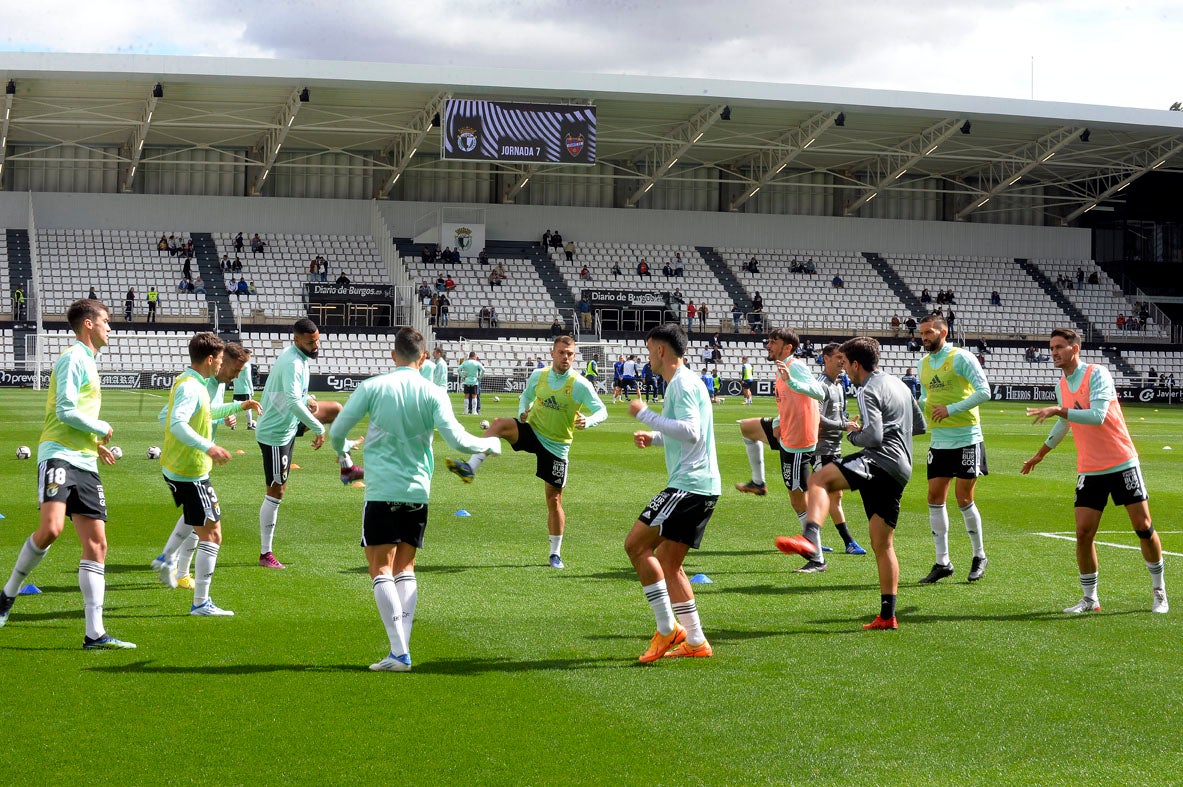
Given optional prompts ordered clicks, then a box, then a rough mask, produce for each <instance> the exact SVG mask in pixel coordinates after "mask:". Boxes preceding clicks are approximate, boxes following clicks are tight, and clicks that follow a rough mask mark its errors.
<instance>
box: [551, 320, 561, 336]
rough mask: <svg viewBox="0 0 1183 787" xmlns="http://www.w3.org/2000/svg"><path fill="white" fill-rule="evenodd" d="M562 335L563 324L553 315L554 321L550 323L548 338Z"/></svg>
mask: <svg viewBox="0 0 1183 787" xmlns="http://www.w3.org/2000/svg"><path fill="white" fill-rule="evenodd" d="M562 335H563V324H562V323H561V322H559V318H558V317H555V319H554V321H553V322H552V323H551V324H550V338H552V339H555V338H557V337H559V336H562Z"/></svg>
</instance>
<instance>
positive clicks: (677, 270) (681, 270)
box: [674, 252, 686, 276]
mask: <svg viewBox="0 0 1183 787" xmlns="http://www.w3.org/2000/svg"><path fill="white" fill-rule="evenodd" d="M674 254H675V256H674V275H675V276H685V275H686V268H685V266H684V265H683V263H682V254H681V252H675V253H674Z"/></svg>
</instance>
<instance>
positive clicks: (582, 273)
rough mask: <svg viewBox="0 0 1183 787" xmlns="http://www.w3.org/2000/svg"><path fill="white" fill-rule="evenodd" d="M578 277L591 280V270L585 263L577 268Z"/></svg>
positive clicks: (581, 279)
mask: <svg viewBox="0 0 1183 787" xmlns="http://www.w3.org/2000/svg"><path fill="white" fill-rule="evenodd" d="M579 279H580V281H591V271H590V270H588V268H587V266H586V265H584V266H583V267H582V268H580V269H579Z"/></svg>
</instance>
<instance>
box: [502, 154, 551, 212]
mask: <svg viewBox="0 0 1183 787" xmlns="http://www.w3.org/2000/svg"><path fill="white" fill-rule="evenodd" d="M540 169H542V167H541V166H540V165H538V164H530V165H529V166H527V167H526V168H525V169H524V170H522V171H521V173H520V175H521V177H519V178H518V179H517V180H516V181H514V182H513V183H512V184H510V185H509V186H508V187H507V188H506V189H505V194H504V196H502V198H501V201H502V202H504V203H505V204H506V205H512V204H513V203H514V200H515V199H516V198H517V196H518V194H519V193H520V192H521V190H522V189H524V188H525V187H526V184H527V183H529V182H530V178H532V177H534V173H536V172H538V170H540Z"/></svg>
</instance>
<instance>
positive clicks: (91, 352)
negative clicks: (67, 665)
mask: <svg viewBox="0 0 1183 787" xmlns="http://www.w3.org/2000/svg"><path fill="white" fill-rule="evenodd" d="M110 320H111V314H110V312H109V311H108V310H107V307H106V306H104V305H103V304H102V303H100V302H99V301H96V300H92V299H89V298H86V299H83V300H78V301H74V303H72V304H70V308H69V310H68V311H67V312H66V321H67V322H68V323H69V324H70V329H71V330H73V331H74V335H75V336H76V337H77V341H76V342H75V343H74V344H73V345H72V346H71V347H70V348H69V349H67V350H66V351H65V352H63V353H62V354H61V356H60V357H59V358H58V359H57V362H56V363H54V365H53V372H52V373H51V374H50V375H49V395H48V396H47V397H46V401H45V426H44V427H43V428H42V430H41V442H40V443H39V444H38V445H37V472H38V483H37V501H38V504H39V507H40V508H41V524H40V526H39V527H38V528H37V530H36V532H34V533H33V534H32V535H31V536H29V537H28V539H26V540H25V543H24V545H23V546H22V547H21V551H20V554H19V555H18V556H17V559H16V563H15V564H14V565H13V567H12V574H11V575H10V576H9V577H8V582H7V584H5V585H4V588H3V590H0V626H3V625H4V624H5V623H7V622H8V615H9V613H11V612H12V605H13V602H15V601H16V595H17V593H19V592H20V589H21V584H22V583H23V582H24V581H25V578H26V577H28V576H29V574H30V573H32V571H33V569H35V568H36V567H37V566H38V564H40V563H41V560H42V559H43V558H44V557H45V554H46V552H48V551H49V548H50V546H52V545H53V543H54V542H55V541H57V539H58V536H60V535H61V534H62V530H63V529H65V526H66V517H70V519H71V520H72V521H73V522H74V529H75V530H76V531H78V540H79V541H81V542H82V560H81V561H79V563H78V587H79V588H80V589H81V590H82V607H83V611H84V616H85V621H86V636H85V637H84V638H83V640H82V647H83V649H84V650H122V649H128V648H134V647H135V645H133V644H132V643H130V642H121V641H120V640H117V639H115V638H114V637H112V636H111V635H110V634H108V633H107V630H106V628H105V627H104V626H103V601H104V597H105V595H106V587H107V585H106V578H105V572H106V566H105V563H106V559H107V533H106V521H107V500H106V496H105V495H104V494H103V484H102V481H101V480H100V479H99V473H98V460H99V459H102V460H103V462H104V463H105V464H108V465H113V464H115V457H114V456H113V455H112V454H111V452H110V451H108V450H107V443H109V442H110V441H111V435H112V433H113V432H112V429H111V426H110V424H108V423H107V422H106V421H103V420H101V419H100V418H99V410H100V408H101V406H102V391H101V390H100V386H99V371H98V367H96V366H95V361H94V359H95V356H96V355H97V354H98V352H99V351H100V350H102V349H103V348H104V347H106V346H107V338H108V335H109V333H110V330H111V329H110Z"/></svg>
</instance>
